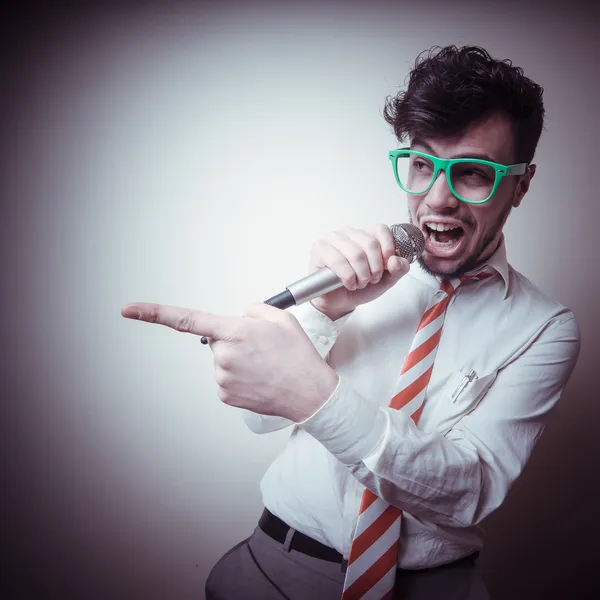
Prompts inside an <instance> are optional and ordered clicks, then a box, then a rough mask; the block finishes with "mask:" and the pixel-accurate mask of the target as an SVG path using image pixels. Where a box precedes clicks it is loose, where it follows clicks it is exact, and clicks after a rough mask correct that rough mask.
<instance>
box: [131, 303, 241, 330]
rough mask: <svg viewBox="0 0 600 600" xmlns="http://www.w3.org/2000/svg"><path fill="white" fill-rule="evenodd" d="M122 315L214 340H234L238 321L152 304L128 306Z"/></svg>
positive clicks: (196, 311) (232, 318)
mask: <svg viewBox="0 0 600 600" xmlns="http://www.w3.org/2000/svg"><path fill="white" fill-rule="evenodd" d="M121 315H122V316H124V317H125V318H127V319H137V320H139V321H146V322H147V323H157V324H158V325H165V326H166V327H170V328H171V329H175V330H176V331H181V332H184V333H193V334H194V335H203V336H204V335H205V336H208V337H210V338H214V339H223V338H228V339H233V338H234V337H235V330H236V327H235V324H236V321H237V319H236V318H235V317H222V316H218V315H213V314H212V313H208V312H203V311H201V310H192V309H190V308H182V307H179V306H167V305H164V304H152V303H150V302H135V303H133V304H126V305H125V306H124V307H123V308H122V309H121Z"/></svg>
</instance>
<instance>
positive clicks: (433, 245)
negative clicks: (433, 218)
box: [423, 222, 465, 255]
mask: <svg viewBox="0 0 600 600" xmlns="http://www.w3.org/2000/svg"><path fill="white" fill-rule="evenodd" d="M423 233H424V234H425V248H426V249H427V250H429V251H430V252H433V253H434V254H444V255H445V254H451V253H454V252H455V251H456V250H458V249H459V246H460V245H461V242H462V241H463V240H464V238H465V231H464V229H463V228H462V227H461V226H460V225H454V224H450V223H432V222H426V223H424V224H423Z"/></svg>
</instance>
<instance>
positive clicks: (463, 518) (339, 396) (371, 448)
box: [299, 320, 579, 527]
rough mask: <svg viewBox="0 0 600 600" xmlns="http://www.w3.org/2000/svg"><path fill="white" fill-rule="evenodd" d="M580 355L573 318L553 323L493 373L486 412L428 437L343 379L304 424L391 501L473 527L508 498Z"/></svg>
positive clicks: (483, 401) (485, 393)
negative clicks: (522, 350)
mask: <svg viewBox="0 0 600 600" xmlns="http://www.w3.org/2000/svg"><path fill="white" fill-rule="evenodd" d="M578 352H579V335H578V331H577V328H576V326H575V323H574V321H573V320H565V321H561V322H557V323H555V324H553V325H552V326H551V327H548V328H547V329H546V330H545V331H544V332H543V333H542V334H541V335H539V337H538V338H537V340H536V343H535V344H532V345H531V346H530V347H529V349H528V350H527V351H525V352H523V353H521V354H519V356H518V357H515V358H514V360H513V361H511V362H510V363H508V364H506V365H505V366H504V367H502V368H501V369H499V370H498V372H497V374H492V375H491V377H490V378H491V380H492V383H491V384H490V386H489V388H487V387H486V388H485V389H484V390H482V392H481V394H482V396H481V398H480V399H479V401H478V404H477V407H476V408H475V409H473V410H472V411H469V412H467V413H466V414H464V415H462V416H460V415H458V416H457V417H456V421H455V422H454V424H453V425H451V426H450V429H447V430H444V431H445V433H442V432H439V431H435V430H434V431H431V430H428V431H422V430H421V429H419V428H418V427H417V426H416V425H415V424H414V423H413V421H412V419H411V418H410V415H408V414H407V413H405V412H403V411H396V410H394V409H391V408H389V407H387V406H378V405H377V404H375V403H373V402H371V401H369V400H368V399H367V398H365V397H363V396H362V395H360V394H359V393H358V392H357V391H356V390H355V389H353V387H352V385H351V384H350V382H349V380H348V379H347V378H343V377H342V378H340V381H339V383H338V387H337V388H336V390H335V392H334V393H333V394H332V396H331V397H330V398H329V399H328V401H327V402H326V403H325V404H324V405H323V406H322V407H321V409H320V410H318V411H317V412H316V413H315V414H313V415H312V416H311V417H310V418H308V419H307V420H306V421H303V422H301V423H299V425H300V426H301V427H303V428H304V429H305V430H306V431H307V432H308V433H310V434H311V435H312V436H313V437H315V439H317V440H318V441H319V442H320V443H321V444H322V445H323V446H324V447H325V448H326V449H327V450H328V451H329V452H330V453H331V454H333V455H334V456H335V457H336V458H337V459H338V460H340V462H342V463H343V464H344V465H346V467H347V468H348V469H349V470H350V471H351V472H352V473H353V475H354V476H355V477H356V478H357V479H358V480H359V481H360V482H361V483H362V484H363V485H365V486H366V487H367V488H369V489H370V490H371V491H373V492H374V493H375V494H377V495H378V496H379V497H381V498H383V499H384V500H385V501H386V502H388V503H390V504H392V505H395V506H398V507H399V508H402V509H403V510H406V511H407V512H410V513H411V514H413V515H415V516H417V517H420V518H424V519H426V520H429V521H432V522H435V523H439V524H440V525H447V526H455V527H456V526H471V525H474V524H476V523H478V522H480V521H481V520H482V519H483V518H485V517H486V516H487V515H489V514H490V513H491V512H492V511H493V510H495V509H496V508H497V507H498V506H499V505H500V504H501V503H502V502H503V500H504V498H505V497H506V494H507V493H508V490H509V489H510V487H511V486H512V484H513V483H514V481H515V480H516V479H517V477H519V475H520V474H521V472H522V470H523V468H524V466H525V464H526V463H527V461H528V459H529V456H530V454H531V452H532V450H533V448H534V446H535V444H536V442H537V441H538V439H539V437H540V435H541V433H542V431H543V428H544V426H545V424H546V422H547V419H548V416H549V414H550V411H551V410H552V408H553V407H554V405H555V404H556V402H557V401H558V399H559V398H560V395H561V393H562V390H563V388H564V385H565V384H566V382H567V380H568V378H569V375H570V373H571V371H572V369H573V366H574V364H575V361H576V359H577V355H578ZM449 400H450V399H449V398H446V397H438V398H435V397H434V398H431V399H430V400H428V401H429V402H441V403H444V402H448V401H449Z"/></svg>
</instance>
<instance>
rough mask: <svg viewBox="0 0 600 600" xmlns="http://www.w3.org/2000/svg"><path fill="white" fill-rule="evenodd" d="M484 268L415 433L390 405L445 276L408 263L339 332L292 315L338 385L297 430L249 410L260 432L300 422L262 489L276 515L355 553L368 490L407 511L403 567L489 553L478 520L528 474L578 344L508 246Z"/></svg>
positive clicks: (304, 313)
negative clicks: (513, 261)
mask: <svg viewBox="0 0 600 600" xmlns="http://www.w3.org/2000/svg"><path fill="white" fill-rule="evenodd" d="M486 270H488V271H490V272H492V273H493V274H494V277H491V278H489V279H486V280H484V281H481V282H473V283H467V284H464V285H462V286H460V287H459V288H458V290H457V291H456V292H455V293H454V294H453V296H452V298H451V300H450V303H449V306H448V308H447V313H446V320H445V324H444V329H443V332H442V337H441V340H440V343H439V347H438V351H437V356H436V359H435V364H434V368H433V373H432V375H431V380H430V382H429V386H428V389H427V398H426V400H425V404H424V409H423V412H422V414H421V417H420V420H419V423H418V426H417V425H415V424H414V423H413V421H412V420H411V418H410V415H409V414H407V413H406V412H403V411H399V410H394V409H392V408H389V402H390V400H391V399H392V397H393V396H394V394H395V390H396V385H397V383H398V379H399V375H400V369H401V367H402V364H403V362H404V358H405V356H406V355H407V353H408V351H409V349H410V345H411V342H412V338H413V336H414V333H415V331H416V328H417V325H418V323H419V321H420V319H421V316H422V314H423V312H424V311H425V309H426V307H427V304H428V302H429V301H430V299H431V298H432V296H433V295H434V294H435V292H436V291H437V289H438V288H439V285H440V283H439V278H435V277H433V276H432V275H429V274H427V273H426V272H425V271H423V270H422V269H421V267H420V266H419V265H418V264H413V265H412V266H411V270H410V272H409V273H408V274H407V275H406V276H404V277H403V278H402V279H401V280H400V281H399V282H398V283H397V284H396V285H395V286H394V287H393V288H392V289H390V290H389V291H387V292H386V293H384V294H383V295H382V296H380V297H379V298H378V299H376V300H374V301H372V302H370V303H368V304H365V305H362V306H359V307H358V308H357V309H356V310H355V311H354V312H352V313H351V314H350V315H346V316H345V317H342V318H341V319H338V320H337V321H336V322H333V321H331V320H330V319H329V318H328V317H326V316H325V315H324V314H322V313H321V312H319V311H317V310H316V309H315V308H313V307H312V305H311V304H310V303H308V304H306V305H303V306H302V307H299V308H298V309H295V310H294V313H295V314H296V316H297V318H298V320H299V322H300V324H301V325H302V327H303V328H304V330H305V331H306V333H307V335H308V336H309V337H310V339H311V341H312V342H313V344H314V345H315V347H316V348H317V350H318V351H319V353H320V354H321V356H323V357H324V358H327V362H328V364H329V365H330V366H331V367H332V368H334V369H335V371H336V372H337V374H338V375H339V382H338V385H337V388H336V389H335V391H334V392H333V394H332V395H331V397H330V398H329V399H328V400H327V402H326V403H325V404H324V405H323V406H322V407H321V408H320V409H319V410H318V411H317V412H316V413H315V414H313V415H312V416H311V417H310V418H308V419H307V420H306V421H303V422H301V423H293V422H291V421H289V420H287V419H284V418H282V417H273V416H264V415H258V414H255V413H252V412H249V411H243V418H244V420H245V422H246V424H247V425H248V427H249V428H250V429H251V430H252V431H254V432H256V433H266V432H269V431H275V430H277V429H281V428H282V427H285V426H287V425H292V426H293V430H292V433H291V437H290V439H289V441H288V443H287V446H286V447H285V449H284V451H283V452H282V454H281V455H279V456H278V457H277V458H276V459H275V461H274V462H273V463H272V465H271V466H270V467H269V469H268V471H267V472H266V474H265V475H264V477H263V479H262V481H261V492H262V497H263V502H264V504H265V506H266V507H267V508H268V509H269V510H270V511H271V512H272V513H274V514H275V515H277V516H278V517H279V518H281V519H283V520H284V521H285V522H286V523H288V525H290V526H291V527H293V528H294V529H296V530H298V531H301V532H302V533H305V534H306V535H309V536H310V537H312V538H314V539H316V540H318V541H320V542H322V543H324V544H326V545H328V546H331V547H333V548H335V549H336V550H338V551H339V552H341V553H342V554H343V555H344V556H345V557H348V554H349V552H350V545H351V539H352V532H353V529H354V526H355V523H356V519H357V516H358V511H359V505H360V500H361V496H362V493H363V490H364V489H365V486H366V487H368V488H369V489H370V490H372V491H373V492H374V493H375V494H377V495H378V496H379V497H381V498H383V499H384V500H385V501H386V502H388V503H390V504H393V505H395V506H398V507H399V508H401V509H402V511H403V517H402V529H401V541H400V550H399V556H398V565H399V566H400V567H402V568H407V569H418V568H425V567H432V566H436V565H440V564H444V563H447V562H450V561H453V560H456V559H458V558H461V557H463V556H466V555H469V554H471V553H473V552H474V551H476V550H478V549H480V548H481V546H482V531H481V528H480V527H479V526H478V523H479V522H480V521H481V520H482V519H484V518H485V517H486V516H487V515H489V514H490V513H491V512H492V511H493V510H495V509H496V508H497V507H498V506H499V505H500V504H501V503H502V502H503V500H504V498H505V497H506V494H507V492H508V491H509V489H510V487H511V485H512V484H513V483H514V481H515V480H516V479H517V477H518V476H519V475H520V473H521V471H522V469H523V467H524V466H525V463H526V462H527V460H528V458H529V456H530V454H531V451H532V450H533V447H534V446H535V443H536V442H537V440H538V439H539V437H540V435H541V433H542V430H543V429H544V426H545V424H546V422H547V419H548V416H549V413H550V411H551V409H552V407H553V406H554V405H555V404H556V402H557V401H558V399H559V397H560V395H561V392H562V390H563V387H564V386H565V384H566V382H567V380H568V378H569V375H570V374H571V371H572V369H573V367H574V365H575V362H576V360H577V356H578V353H579V343H580V342H579V331H578V328H577V325H576V322H575V320H574V317H573V314H572V313H571V312H570V311H569V310H568V309H566V308H565V307H564V306H562V305H560V304H558V303H557V302H555V301H553V300H551V299H549V298H548V297H546V296H545V295H544V294H543V293H542V292H541V291H540V290H538V289H537V288H536V287H535V286H534V285H533V284H532V283H531V282H530V281H529V280H528V279H526V278H525V277H524V276H523V275H521V274H520V273H518V272H517V271H515V270H514V269H513V268H512V267H511V266H510V265H509V264H508V263H507V260H506V251H505V247H504V241H502V243H501V245H500V247H499V248H498V250H497V251H496V253H495V254H494V255H493V256H492V257H491V259H490V260H489V261H488V263H487V269H486ZM293 368H294V366H293V365H290V369H293Z"/></svg>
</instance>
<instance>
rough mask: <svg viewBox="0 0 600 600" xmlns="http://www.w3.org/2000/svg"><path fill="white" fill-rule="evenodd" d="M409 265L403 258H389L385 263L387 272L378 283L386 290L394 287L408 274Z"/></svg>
mask: <svg viewBox="0 0 600 600" xmlns="http://www.w3.org/2000/svg"><path fill="white" fill-rule="evenodd" d="M409 269H410V264H409V262H408V261H407V260H406V259H405V258H400V257H399V256H396V255H394V256H390V258H389V259H388V262H387V270H386V272H385V273H384V275H383V277H382V278H381V281H380V282H379V284H380V285H382V287H384V288H385V289H386V290H387V289H389V288H391V287H392V286H394V285H395V284H396V283H398V281H400V279H401V278H402V277H403V276H404V275H406V274H407V273H408V271H409Z"/></svg>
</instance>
